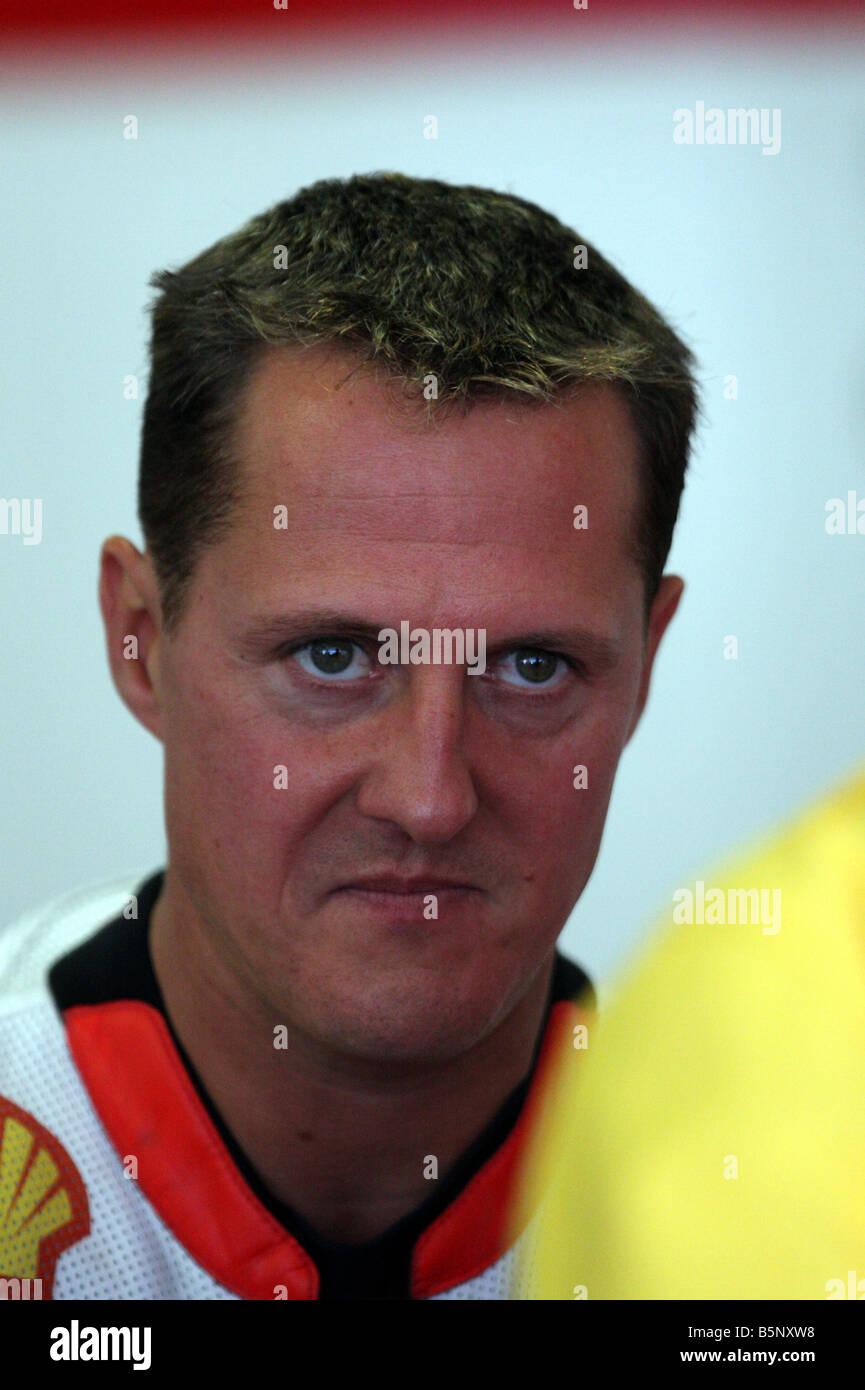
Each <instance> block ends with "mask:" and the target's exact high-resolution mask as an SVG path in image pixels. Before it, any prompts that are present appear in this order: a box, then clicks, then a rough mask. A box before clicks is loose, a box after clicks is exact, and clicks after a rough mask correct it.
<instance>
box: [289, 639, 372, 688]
mask: <svg viewBox="0 0 865 1390" xmlns="http://www.w3.org/2000/svg"><path fill="white" fill-rule="evenodd" d="M288 655H290V656H292V657H294V659H295V660H296V661H297V662H298V665H299V666H300V667H301V669H302V670H304V671H306V673H307V675H310V676H315V677H317V678H318V679H319V680H321V679H322V678H325V679H326V680H327V681H328V683H329V684H334V683H335V682H338V681H353V680H358V679H359V678H360V677H361V676H364V675H366V674H367V672H368V671H369V669H370V661H369V657H368V656H367V654H366V652H365V651H364V650H363V649H362V648H361V647H360V646H358V644H357V642H353V641H352V640H351V638H350V637H319V638H316V640H315V641H314V642H307V643H306V645H305V646H303V647H296V648H295V649H294V651H293V652H290V653H288Z"/></svg>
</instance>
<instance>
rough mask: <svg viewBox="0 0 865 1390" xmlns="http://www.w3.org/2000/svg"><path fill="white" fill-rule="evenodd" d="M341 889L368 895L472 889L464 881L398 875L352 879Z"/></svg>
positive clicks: (378, 875)
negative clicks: (361, 890)
mask: <svg viewBox="0 0 865 1390" xmlns="http://www.w3.org/2000/svg"><path fill="white" fill-rule="evenodd" d="M340 886H341V887H343V888H365V889H367V891H368V892H370V893H435V892H437V891H438V890H439V889H440V888H474V886H475V885H474V884H473V883H466V882H465V880H464V879H457V878H444V877H442V876H440V875H435V874H426V875H417V876H414V877H408V878H401V877H400V876H399V874H371V875H370V876H369V877H368V878H353V879H352V880H351V882H350V883H343V884H341V885H340Z"/></svg>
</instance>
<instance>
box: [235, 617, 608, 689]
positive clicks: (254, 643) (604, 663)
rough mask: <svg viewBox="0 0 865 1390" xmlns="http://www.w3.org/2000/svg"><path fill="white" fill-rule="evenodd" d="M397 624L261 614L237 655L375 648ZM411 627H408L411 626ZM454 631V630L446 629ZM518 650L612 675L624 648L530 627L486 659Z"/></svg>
mask: <svg viewBox="0 0 865 1390" xmlns="http://www.w3.org/2000/svg"><path fill="white" fill-rule="evenodd" d="M399 621H400V620H399V619H398V620H397V621H396V622H393V621H388V620H386V619H382V621H381V622H377V623H371V622H370V621H369V618H368V617H361V616H360V615H359V614H352V613H347V612H345V611H344V610H337V609H333V608H308V609H299V610H296V611H295V612H292V613H278V614H262V615H259V616H257V617H254V618H253V619H252V620H251V621H250V622H249V623H248V624H246V625H245V626H244V629H243V632H242V633H241V635H240V638H239V647H240V651H241V654H242V655H243V656H245V657H246V658H247V659H250V660H256V659H258V660H262V659H263V658H264V657H265V656H269V655H270V654H271V652H272V649H273V648H274V647H275V646H283V647H284V646H288V645H289V644H291V643H292V642H302V641H304V640H306V641H311V640H312V639H313V638H314V637H316V636H322V637H325V636H326V637H351V638H355V639H356V640H359V641H364V640H365V641H367V642H370V643H373V644H376V643H378V641H379V636H378V634H379V633H380V632H381V631H382V629H383V628H395V629H396V631H397V632H398V631H399ZM414 626H415V624H412V627H414ZM449 630H450V631H456V630H458V629H453V628H451V629H449ZM520 647H526V648H539V649H541V650H543V651H554V652H561V653H562V654H563V655H564V656H570V657H573V659H574V660H575V661H580V662H585V664H586V665H587V666H589V667H591V668H592V669H593V670H594V671H595V672H596V673H597V674H603V673H604V672H606V671H610V670H612V669H613V667H615V666H616V665H618V663H619V661H620V660H621V657H622V644H621V642H619V641H617V640H616V639H615V638H614V637H610V636H607V635H605V634H603V633H599V632H593V631H591V630H590V629H589V628H586V627H582V626H579V625H578V626H575V627H563V628H533V629H531V630H530V631H522V632H516V633H512V634H510V635H509V636H508V637H507V638H505V639H503V640H502V641H499V642H495V643H490V644H489V645H488V647H487V655H497V654H500V653H501V652H505V651H513V650H515V649H517V648H520Z"/></svg>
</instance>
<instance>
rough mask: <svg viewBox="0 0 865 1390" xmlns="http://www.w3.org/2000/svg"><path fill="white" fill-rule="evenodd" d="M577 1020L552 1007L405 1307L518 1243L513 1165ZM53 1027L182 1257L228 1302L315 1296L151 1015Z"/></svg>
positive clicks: (566, 1005) (436, 1229)
mask: <svg viewBox="0 0 865 1390" xmlns="http://www.w3.org/2000/svg"><path fill="white" fill-rule="evenodd" d="M584 1018H585V1014H584V1013H583V1012H582V1010H580V1009H579V1008H578V1007H577V1006H575V1005H574V1004H572V1003H570V1002H569V1001H566V1000H560V1001H559V1002H558V1003H556V1004H554V1005H553V1007H552V1009H551V1011H550V1016H549V1019H548V1022H547V1027H546V1032H545V1034H544V1040H543V1043H542V1046H541V1051H540V1054H539V1057H538V1062H537V1066H536V1068H535V1072H534V1076H533V1078H532V1083H531V1086H530V1088H529V1093H528V1096H527V1097H526V1100H525V1103H524V1105H523V1108H522V1110H521V1112H520V1116H519V1119H518V1120H517V1123H516V1125H515V1126H514V1128H513V1130H512V1131H511V1133H510V1134H509V1136H508V1138H507V1139H506V1140H505V1142H504V1143H503V1144H502V1146H501V1148H499V1149H498V1150H497V1151H496V1153H494V1154H493V1155H492V1157H491V1158H490V1159H488V1160H487V1162H486V1163H485V1164H484V1165H483V1167H482V1168H481V1169H480V1170H479V1172H478V1173H477V1174H476V1175H475V1177H474V1178H472V1179H471V1181H470V1182H469V1183H468V1185H467V1186H466V1187H465V1188H464V1189H463V1190H462V1192H461V1193H460V1194H459V1196H458V1197H457V1198H456V1199H455V1200H454V1202H452V1204H451V1205H450V1206H449V1207H448V1208H447V1210H446V1211H444V1212H442V1214H441V1215H440V1216H439V1217H437V1219H436V1220H435V1221H433V1223H432V1224H431V1225H430V1226H429V1227H428V1228H427V1230H426V1231H424V1233H423V1235H422V1236H421V1237H420V1239H419V1240H418V1241H417V1243H416V1245H415V1248H414V1253H413V1257H412V1266H411V1296H412V1298H416V1299H421V1298H429V1297H431V1296H432V1295H433V1294H436V1293H442V1292H444V1291H445V1290H446V1289H450V1288H453V1287H455V1286H456V1285H458V1284H462V1283H465V1282H466V1281H467V1280H469V1279H473V1278H474V1277H475V1276H476V1275H478V1274H480V1273H481V1272H482V1271H483V1270H485V1269H487V1268H489V1266H490V1265H492V1264H494V1263H495V1262H496V1260H498V1259H500V1258H501V1256H502V1255H503V1254H504V1253H505V1251H506V1250H507V1248H508V1246H509V1245H510V1244H512V1243H513V1241H514V1239H515V1238H516V1236H517V1235H518V1234H519V1230H516V1231H515V1230H514V1229H513V1212H512V1210H511V1207H512V1198H513V1196H514V1191H515V1182H516V1179H517V1176H518V1170H519V1166H520V1162H521V1160H522V1158H523V1157H524V1155H525V1150H526V1146H527V1143H528V1140H529V1138H530V1136H531V1134H532V1132H533V1130H534V1126H535V1123H536V1121H537V1118H538V1113H539V1109H540V1105H541V1103H542V1095H543V1091H544V1089H545V1085H546V1082H547V1079H548V1076H549V1073H550V1069H551V1064H552V1061H553V1059H554V1057H555V1056H556V1055H558V1053H559V1050H560V1048H561V1046H562V1044H563V1041H564V1039H565V1036H566V1035H568V1034H569V1033H570V1032H571V1028H572V1025H573V1024H574V1023H575V1022H579V1021H581V1020H583V1019H584ZM64 1020H65V1023H66V1030H67V1036H68V1039H69V1046H70V1049H71V1051H72V1055H73V1057H74V1059H75V1064H76V1066H77V1067H78V1070H79V1072H80V1074H81V1076H82V1078H83V1080H84V1083H85V1085H86V1086H87V1089H88V1091H89V1093H90V1097H91V1099H92V1101H93V1104H94V1105H95V1107H96V1109H97V1111H98V1113H99V1116H100V1118H101V1120H102V1123H103V1124H104V1126H105V1129H106V1130H107V1132H108V1135H109V1138H110V1139H111V1142H112V1144H113V1145H114V1147H115V1149H116V1150H117V1152H118V1153H119V1154H120V1155H121V1156H122V1157H123V1158H124V1159H125V1158H126V1157H127V1156H129V1155H132V1156H134V1157H135V1158H136V1159H137V1161H138V1182H139V1184H140V1186H141V1189H142V1191H143V1192H144V1194H145V1195H146V1197H147V1198H148V1200H149V1201H150V1203H151V1205H152V1206H153V1207H154V1208H155V1210H156V1211H157V1213H158V1214H159V1216H160V1217H161V1219H162V1220H163V1221H164V1222H165V1224H166V1225H167V1226H168V1227H169V1228H170V1230H171V1231H172V1232H173V1233H174V1235H175V1236H176V1237H177V1239H178V1240H179V1241H180V1243H181V1244H182V1245H183V1246H184V1247H185V1248H186V1250H187V1251H188V1252H189V1254H190V1255H191V1256H192V1257H193V1259H195V1260H196V1261H197V1262H198V1263H199V1264H200V1265H201V1266H202V1267H203V1268H204V1269H206V1270H207V1272H208V1274H210V1275H211V1277H212V1278H213V1279H215V1280H216V1281H217V1283H219V1284H221V1285H223V1286H224V1287H225V1288H228V1289H230V1290H231V1291H232V1292H233V1293H235V1294H237V1295H238V1297H240V1298H244V1299H256V1300H266V1301H269V1302H272V1301H273V1300H274V1299H278V1298H287V1299H292V1300H296V1299H315V1298H317V1297H318V1290H319V1275H318V1270H317V1269H316V1266H315V1264H314V1262H313V1260H312V1259H311V1258H310V1256H309V1255H308V1254H307V1253H306V1251H305V1250H304V1249H303V1247H302V1246H301V1245H300V1244H299V1242H298V1241H297V1240H295V1238H294V1237H293V1236H291V1235H290V1234H289V1233H288V1232H287V1231H286V1230H285V1229H284V1228H283V1227H282V1226H280V1224H279V1222H278V1221H277V1220H276V1219H275V1217H273V1216H271V1214H270V1212H269V1211H268V1210H267V1208H266V1207H264V1206H263V1205H262V1204H261V1202H259V1200H258V1198H257V1197H256V1196H255V1194H254V1193H253V1192H252V1191H251V1190H250V1189H249V1188H248V1187H247V1185H246V1183H245V1182H244V1180H243V1178H242V1176H241V1174H240V1173H239V1172H238V1170H237V1168H236V1167H235V1165H234V1163H233V1161H232V1159H231V1156H230V1154H229V1153H228V1151H227V1150H226V1148H225V1145H224V1144H223V1142H222V1139H221V1138H220V1135H219V1133H218V1132H217V1130H216V1128H215V1126H214V1124H213V1122H212V1121H211V1119H210V1116H209V1115H208V1114H207V1111H206V1110H205V1108H204V1106H203V1105H202V1102H201V1099H200V1097H199V1096H198V1093H197V1092H196V1090H195V1088H194V1086H193V1085H192V1082H191V1080H190V1079H189V1076H188V1074H187V1072H186V1069H185V1067H184V1066H183V1063H182V1062H181V1060H180V1057H179V1055H178V1052H177V1049H176V1047H175V1045H174V1042H173V1040H172V1037H171V1033H170V1032H169V1029H168V1026H167V1024H166V1022H165V1019H164V1018H163V1017H162V1015H161V1014H160V1013H159V1011H158V1010H157V1009H154V1008H153V1007H152V1006H151V1005H149V1004H145V1003H143V1002H142V1001H140V1000H118V1001H115V1002H112V1003H107V1004H77V1005H74V1006H73V1007H71V1008H69V1009H67V1010H66V1012H65V1013H64ZM130 1058H134V1059H135V1071H134V1078H130V1077H129V1059H130ZM130 1079H134V1085H130V1084H129V1082H130ZM121 1081H123V1082H125V1084H121ZM523 1224H524V1223H523Z"/></svg>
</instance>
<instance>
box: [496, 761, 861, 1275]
mask: <svg viewBox="0 0 865 1390" xmlns="http://www.w3.org/2000/svg"><path fill="white" fill-rule="evenodd" d="M715 885H717V886H718V887H719V888H720V889H721V890H722V892H720V893H717V894H716V896H715V897H714V898H713V899H711V901H713V902H714V903H715V905H716V910H715V912H714V914H713V913H712V912H710V911H709V906H708V905H709V901H710V892H711V889H710V887H709V886H706V885H704V889H703V890H699V886H698V885H697V886H695V885H692V886H691V892H692V894H693V897H694V903H695V918H696V920H695V921H694V922H693V923H692V924H687V923H685V924H682V914H683V908H682V903H683V901H684V902H685V903H686V904H687V901H688V898H687V895H686V894H684V893H679V894H677V895H674V898H675V901H676V903H677V904H678V916H677V918H676V921H677V922H678V924H677V925H676V924H673V923H674V917H673V910H672V909H671V911H670V914H669V916H668V919H667V921H666V923H665V924H662V926H663V927H664V930H663V934H662V935H661V937H660V939H658V938H657V937H654V938H653V944H652V946H651V947H650V949H649V950H648V952H647V953H645V954H644V956H643V957H642V959H641V962H640V964H639V966H638V967H637V970H636V972H635V973H634V974H633V975H632V976H631V977H630V979H629V981H628V982H627V983H626V984H625V985H624V986H623V988H622V989H621V990H620V991H619V992H618V994H617V995H616V996H615V997H614V999H613V1001H612V1003H611V1004H610V1006H609V1007H608V1008H606V1009H604V1010H602V1013H601V1018H600V1020H599V1021H598V1022H596V1023H595V1024H594V1026H593V1027H592V1029H591V1032H590V1037H589V1044H588V1048H587V1049H586V1050H585V1051H577V1050H569V1052H568V1054H567V1055H563V1057H562V1058H561V1060H560V1062H559V1064H558V1070H557V1074H556V1083H555V1087H554V1089H553V1091H552V1092H551V1094H550V1096H549V1099H548V1102H547V1105H546V1109H545V1118H544V1120H543V1122H542V1124H541V1126H540V1128H539V1131H538V1137H537V1139H536V1141H535V1144H534V1146H533V1149H532V1152H531V1155H530V1157H529V1161H528V1164H527V1169H526V1182H525V1185H524V1187H523V1189H522V1196H521V1202H520V1208H519V1212H520V1213H523V1214H524V1213H525V1211H526V1210H527V1209H532V1210H533V1209H535V1207H536V1204H538V1203H540V1206H539V1208H538V1216H537V1220H536V1225H535V1227H534V1232H535V1236H536V1242H535V1243H534V1244H532V1245H531V1246H530V1254H529V1256H528V1260H529V1261H530V1267H531V1269H532V1273H533V1279H534V1291H533V1294H532V1296H533V1297H537V1298H541V1299H574V1298H585V1297H587V1298H589V1299H686V1298H697V1299H708V1298H721V1299H727V1298H742V1299H784V1298H791V1299H827V1298H845V1297H854V1298H855V1297H857V1296H858V1297H859V1298H860V1299H861V1298H865V770H863V771H861V772H860V773H859V774H858V775H857V776H856V777H855V779H853V780H852V781H851V782H850V783H849V784H847V785H846V786H844V787H843V788H841V789H840V790H838V791H836V792H835V793H834V794H832V795H830V796H828V797H827V798H826V799H824V800H823V801H821V802H820V803H819V804H818V805H816V806H815V807H814V808H813V809H811V810H809V811H808V812H807V813H805V814H804V815H802V816H800V817H799V818H798V819H797V820H796V821H795V822H794V823H793V824H792V825H791V826H790V827H789V828H788V829H786V830H785V831H784V832H783V833H782V834H780V835H779V836H777V837H776V838H774V839H772V840H771V841H769V842H768V843H767V844H765V845H764V846H763V847H762V848H760V849H758V850H757V851H756V852H753V853H749V854H747V856H743V857H741V858H737V859H736V860H735V861H733V862H731V863H728V864H727V866H726V867H725V868H723V869H722V870H721V871H719V873H718V874H716V875H715V876H714V878H713V879H712V883H711V887H712V888H714V887H715ZM754 889H760V890H764V896H763V898H762V900H761V903H762V909H763V911H762V913H756V914H755V912H753V911H752V912H751V913H750V914H746V913H745V912H744V910H743V904H744V903H745V901H746V899H745V897H744V894H745V893H749V892H751V890H754ZM776 889H780V898H777V897H775V896H773V895H774V890H776ZM701 896H702V898H703V899H704V900H705V903H706V909H705V911H704V913H703V914H702V917H703V920H702V922H701V921H700V920H699V914H698V913H697V910H696V905H697V900H698V898H700V897H701ZM748 901H750V905H751V908H752V909H753V908H754V906H755V902H756V901H757V900H756V899H755V898H754V896H753V893H751V897H750V899H749V900H748ZM722 902H723V903H724V904H725V905H726V906H727V907H728V910H727V912H726V914H725V913H724V910H723V907H722V908H721V910H720V911H718V910H717V908H718V905H719V904H721V903H722ZM773 903H774V904H775V906H780V914H779V916H778V920H777V922H775V921H773V920H772V917H771V915H770V912H771V906H770V905H771V904H773ZM730 904H732V909H730V907H729V905H730ZM737 904H738V905H739V909H740V910H739V914H738V916H737V913H736V905H737ZM755 915H756V916H757V917H758V920H755ZM544 1194H545V1195H544ZM518 1219H520V1218H519V1216H518ZM520 1224H522V1221H521V1220H520ZM528 1267H529V1266H527V1265H526V1264H524V1265H523V1270H522V1272H523V1276H525V1274H526V1270H527V1268H528Z"/></svg>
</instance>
